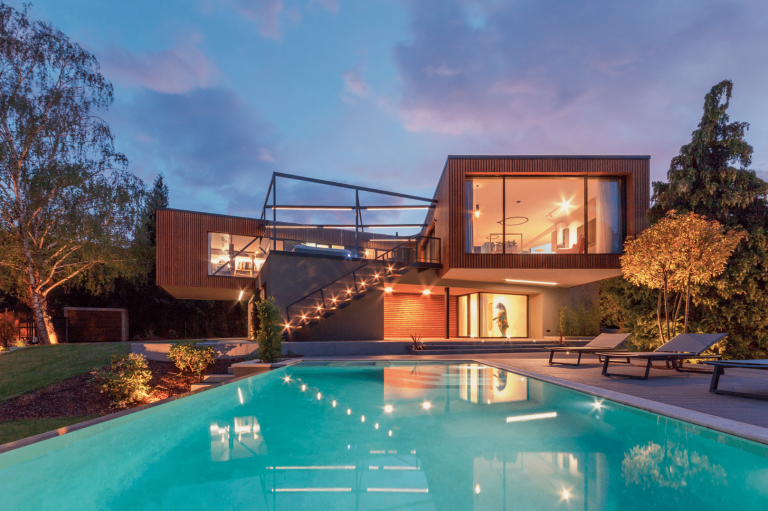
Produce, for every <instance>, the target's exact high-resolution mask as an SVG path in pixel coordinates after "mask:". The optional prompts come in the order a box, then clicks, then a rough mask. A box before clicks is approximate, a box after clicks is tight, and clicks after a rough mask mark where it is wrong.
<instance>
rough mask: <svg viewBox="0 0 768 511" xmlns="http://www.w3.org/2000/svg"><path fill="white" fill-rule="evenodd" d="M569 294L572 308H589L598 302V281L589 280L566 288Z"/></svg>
mask: <svg viewBox="0 0 768 511" xmlns="http://www.w3.org/2000/svg"><path fill="white" fill-rule="evenodd" d="M568 292H569V294H570V295H571V307H572V308H574V309H578V308H584V309H591V308H592V307H594V306H596V305H598V304H599V302H600V283H599V282H591V283H589V284H584V285H582V286H575V287H572V288H570V289H569V290H568Z"/></svg>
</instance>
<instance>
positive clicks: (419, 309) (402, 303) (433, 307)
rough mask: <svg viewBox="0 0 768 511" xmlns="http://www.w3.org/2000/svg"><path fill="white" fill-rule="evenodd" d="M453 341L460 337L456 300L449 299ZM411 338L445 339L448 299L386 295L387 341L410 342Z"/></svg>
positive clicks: (414, 295)
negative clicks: (400, 339) (399, 340)
mask: <svg viewBox="0 0 768 511" xmlns="http://www.w3.org/2000/svg"><path fill="white" fill-rule="evenodd" d="M448 303H449V305H448V313H449V329H450V333H451V337H456V336H457V335H458V331H459V329H458V323H457V322H456V305H457V302H456V297H455V296H451V297H450V299H449V302H448ZM411 334H414V335H421V336H422V337H424V338H443V337H445V296H442V295H438V294H434V295H428V296H425V295H422V294H400V293H392V294H385V295H384V338H385V339H399V338H403V339H408V338H410V336H411Z"/></svg>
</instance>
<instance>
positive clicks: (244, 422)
mask: <svg viewBox="0 0 768 511" xmlns="http://www.w3.org/2000/svg"><path fill="white" fill-rule="evenodd" d="M210 435H211V461H229V460H236V459H242V458H251V457H253V456H262V455H265V454H266V453H267V447H266V445H265V444H264V439H263V437H262V436H261V426H260V425H259V421H258V420H256V417H253V416H246V417H235V418H234V421H233V423H232V424H226V423H221V422H214V423H213V424H211V427H210Z"/></svg>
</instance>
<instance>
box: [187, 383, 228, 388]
mask: <svg viewBox="0 0 768 511" xmlns="http://www.w3.org/2000/svg"><path fill="white" fill-rule="evenodd" d="M220 385H221V383H208V382H200V383H193V384H192V385H191V390H200V389H210V388H213V387H219V386H220Z"/></svg>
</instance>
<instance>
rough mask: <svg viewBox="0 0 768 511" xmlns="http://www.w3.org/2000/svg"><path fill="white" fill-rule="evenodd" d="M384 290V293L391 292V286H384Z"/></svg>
mask: <svg viewBox="0 0 768 511" xmlns="http://www.w3.org/2000/svg"><path fill="white" fill-rule="evenodd" d="M384 292H385V293H391V292H392V288H391V287H385V288H384Z"/></svg>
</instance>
